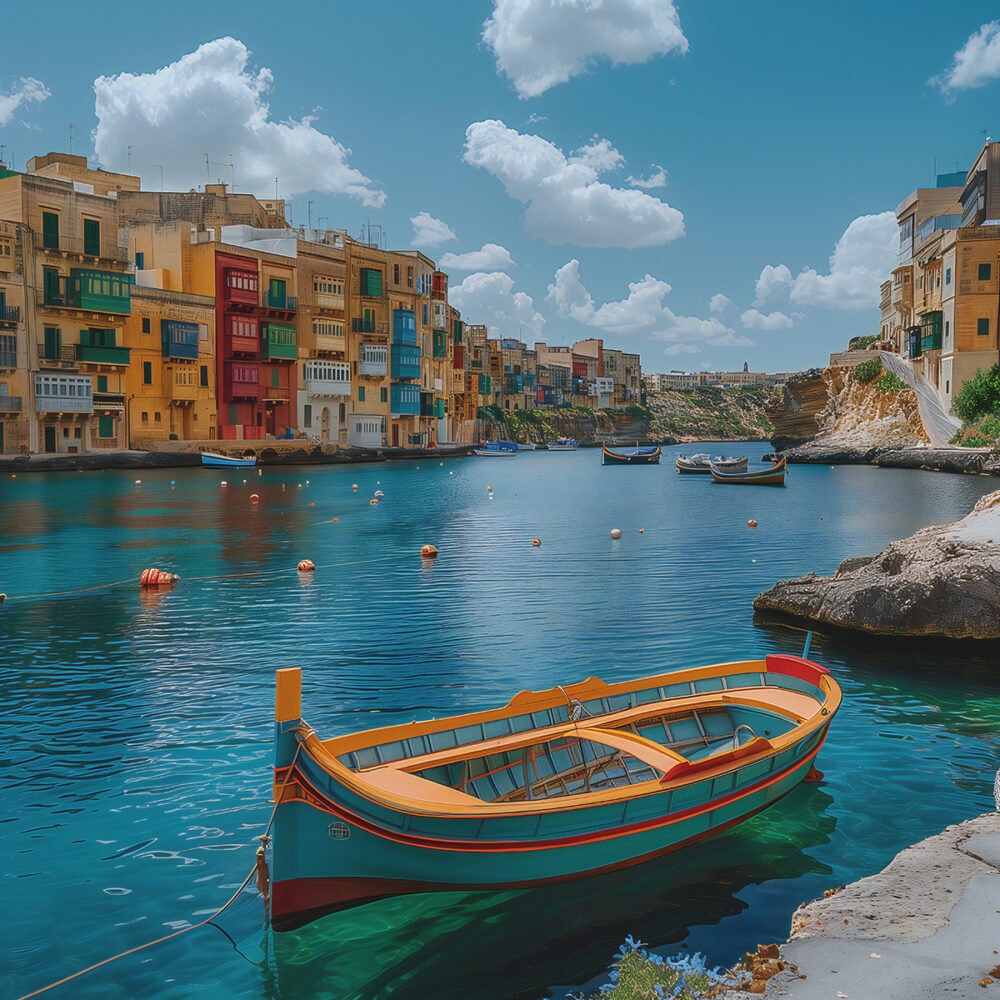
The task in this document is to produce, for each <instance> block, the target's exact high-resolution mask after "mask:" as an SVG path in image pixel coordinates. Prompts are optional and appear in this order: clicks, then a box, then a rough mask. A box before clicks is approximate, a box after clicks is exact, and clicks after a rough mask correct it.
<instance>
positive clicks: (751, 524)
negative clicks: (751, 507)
mask: <svg viewBox="0 0 1000 1000" xmlns="http://www.w3.org/2000/svg"><path fill="white" fill-rule="evenodd" d="M747 527H748V528H756V527H757V522H756V521H755V520H754V519H753V518H752V517H751V518H750V520H749V521H747Z"/></svg>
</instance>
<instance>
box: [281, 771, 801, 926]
mask: <svg viewBox="0 0 1000 1000" xmlns="http://www.w3.org/2000/svg"><path fill="white" fill-rule="evenodd" d="M796 787H798V786H796ZM792 791H794V788H789V789H788V791H786V792H782V793H781V795H779V796H778V798H776V799H774V800H773V801H771V802H765V803H764V804H763V805H760V806H757V808H756V809H754V810H752V811H751V812H748V813H746V815H744V816H737V817H736V818H735V819H731V820H727V821H726V822H725V823H723V824H722V825H721V826H717V827H713V828H712V829H711V830H705V831H703V832H702V833H696V834H694V835H692V836H690V837H686V838H685V839H684V840H680V841H678V842H677V843H676V844H670V845H669V846H668V847H659V848H657V849H656V850H655V851H650V852H648V853H647V854H639V855H637V856H636V857H634V858H628V859H626V860H625V861H617V862H615V863H613V864H610V865H602V866H601V867H600V868H591V869H588V870H587V871H584V872H577V873H574V874H571V875H553V876H550V877H548V878H542V879H529V880H526V881H520V882H474V883H468V882H418V881H416V880H415V879H392V878H293V879H286V880H284V881H281V882H275V883H274V884H273V885H272V889H271V892H272V895H271V926H272V927H273V928H274V929H275V930H276V931H293V930H295V929H296V928H298V927H302V926H304V925H305V924H309V923H312V922H313V921H314V920H319V918H320V917H324V916H327V915H328V914H331V913H337V912H339V911H341V910H349V909H351V908H352V907H355V906H363V905H364V904H365V903H373V902H375V901H376V900H379V899H387V898H388V897H390V896H405V895H412V894H414V893H419V892H499V891H503V890H506V889H533V888H536V887H540V886H545V885H555V884H557V883H560V882H569V881H572V880H574V879H581V878H590V877H591V876H596V875H606V874H607V873H609V872H614V871H621V870H622V869H624V868H632V867H634V866H635V865H641V864H644V863H645V862H647V861H652V860H653V858H658V857H662V856H663V855H664V854H670V853H672V852H673V851H677V850H680V849H681V848H684V847H689V846H691V845H692V844H696V843H699V842H700V841H703V840H708V839H709V838H710V837H715V836H717V835H718V834H720V833H724V832H725V831H726V830H728V829H730V828H731V827H734V826H737V825H738V824H740V823H744V822H746V821H747V820H748V819H750V818H751V817H753V816H756V815H757V814H758V813H760V812H763V811H764V810H765V809H768V808H770V807H771V806H773V805H776V804H777V803H778V802H780V801H781V800H782V799H783V798H784V797H785V796H786V795H788V794H789V792H792Z"/></svg>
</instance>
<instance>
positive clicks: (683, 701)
mask: <svg viewBox="0 0 1000 1000" xmlns="http://www.w3.org/2000/svg"><path fill="white" fill-rule="evenodd" d="M754 673H758V674H766V673H767V669H766V661H764V660H749V661H744V662H735V663H725V664H716V665H714V666H710V667H699V668H696V669H692V670H685V671H678V672H675V673H670V674H660V675H656V676H653V677H646V678H641V679H639V680H634V681H626V682H622V683H617V684H606V683H605V682H604V681H601V680H599V679H597V678H593V677H592V678H588V679H587V680H585V681H583V682H581V683H579V684H576V685H571V686H569V687H567V688H566V689H565V695H564V694H563V692H562V691H561V690H559V689H558V688H556V689H552V690H549V691H540V692H535V691H522V692H521V693H520V694H518V695H516V696H515V697H514V698H512V699H511V701H510V702H509V703H508V704H507V705H506V706H505V707H503V708H500V709H491V710H488V711H484V712H476V713H470V714H467V715H461V716H452V717H449V718H445V719H436V720H427V721H423V722H412V723H404V724H401V725H395V726H387V727H383V728H381V729H372V730H367V731H364V732H361V733H352V734H350V735H346V736H341V737H335V738H333V739H327V740H323V739H321V738H320V737H319V736H317V735H316V733H315V732H314V731H312V730H309V731H308V732H307V733H306V734H305V735H304V736H303V737H302V749H303V751H304V752H305V753H307V754H308V755H309V757H311V758H312V760H313V761H314V762H315V763H316V765H317V766H319V767H320V768H321V769H322V770H323V771H325V772H326V773H327V774H328V775H329V777H330V778H332V779H333V780H334V781H335V782H337V783H338V784H340V785H342V786H344V787H345V788H346V789H348V790H350V791H351V792H354V793H355V794H357V795H359V796H360V797H362V798H364V799H366V800H368V801H370V802H372V803H374V804H376V805H379V806H381V807H383V808H387V809H390V810H392V811H394V812H398V813H404V814H409V815H413V816H435V817H442V818H452V819H454V818H476V819H484V818H486V817H489V816H523V815H541V814H548V813H555V812H561V811H564V810H569V809H583V808H591V807H594V806H599V805H605V804H613V803H621V802H623V801H624V800H628V799H633V798H641V797H644V796H647V795H656V794H660V793H661V792H668V791H672V790H675V789H679V788H684V787H686V786H688V785H692V784H696V783H700V782H703V781H708V780H711V779H713V778H717V777H721V776H723V775H725V774H728V773H731V772H734V771H737V770H739V769H740V768H743V767H746V766H748V765H749V764H752V763H758V762H760V761H765V760H769V759H770V758H772V757H776V756H778V755H779V754H780V753H782V752H783V751H785V750H787V749H789V747H792V746H794V745H796V744H798V743H800V742H802V741H804V740H806V739H808V738H809V737H810V736H811V735H812V734H813V733H814V732H816V731H817V730H818V729H820V728H822V727H823V726H825V725H826V724H827V723H828V722H829V720H830V718H831V716H832V715H833V714H834V713H835V712H836V711H837V709H838V708H839V706H840V700H841V692H840V687H839V685H838V684H837V682H836V681H835V680H834V679H833V678H832V676H830V675H829V674H828V673H825V672H822V671H821V669H817V670H816V677H815V680H814V683H815V686H816V687H818V688H819V689H820V691H821V693H822V701H818V700H816V699H815V698H813V697H812V696H810V695H806V694H802V693H801V692H797V691H792V690H789V689H787V688H786V689H782V688H780V687H768V686H765V685H760V684H758V685H757V686H749V687H743V688H733V689H723V690H716V691H712V692H706V693H699V694H691V695H686V696H675V697H671V698H668V699H666V700H661V701H658V702H648V703H646V704H643V705H641V706H637V707H636V708H629V709H623V710H621V711H620V712H613V713H607V714H605V715H601V716H600V717H599V718H593V719H586V720H580V722H578V723H573V722H566V723H560V724H557V725H551V726H546V727H540V728H538V729H532V730H527V731H526V732H522V733H516V734H511V735H507V736H500V737H496V738H494V739H489V740H483V741H479V742H476V743H468V744H464V745H463V746H461V747H454V748H451V749H449V750H444V751H438V752H436V753H430V754H423V755H421V756H419V757H410V758H404V759H402V760H400V761H396V762H393V763H391V764H380V765H377V766H376V767H373V768H370V769H368V771H369V772H380V774H382V775H384V776H385V779H389V780H387V781H386V782H385V783H388V784H390V785H391V784H392V782H391V774H392V773H393V772H404V773H407V776H408V777H409V773H410V772H412V771H414V770H420V769H423V768H426V767H431V766H434V765H436V764H440V763H446V762H448V761H450V760H462V759H465V758H467V757H475V756H481V755H483V754H484V753H485V754H489V753H497V752H500V751H501V750H510V749H517V748H519V747H522V746H525V745H529V744H532V743H537V742H542V741H545V740H550V739H553V738H558V737H561V736H582V735H583V731H587V736H586V738H589V739H593V740H595V741H597V742H600V740H601V738H602V737H605V736H607V737H614V738H615V739H616V740H617V739H626V738H627V739H628V740H629V748H630V751H631V752H632V753H633V754H634V755H636V756H637V757H640V759H642V754H643V752H646V753H647V755H648V756H652V755H653V754H654V751H655V754H656V755H657V759H666V760H668V761H670V762H672V763H676V765H678V766H676V767H675V768H674V769H673V771H672V772H667V774H666V775H665V776H664V777H663V778H662V779H653V780H650V781H644V782H640V783H638V784H635V785H630V786H624V787H621V788H613V789H604V790H601V791H596V792H583V793H580V794H576V795H572V796H567V797H559V798H549V799H544V800H531V801H524V802H501V803H491V802H483V801H481V800H479V799H476V798H474V797H473V796H471V795H470V796H465V794H464V793H462V792H457V791H456V794H455V796H448V801H446V802H444V801H435V802H431V801H429V799H421V798H414V797H412V796H410V795H407V794H405V793H400V792H396V791H393V790H391V788H386V787H384V783H383V781H384V780H385V779H383V780H380V781H379V784H380V785H382V787H376V786H375V784H374V783H373V782H369V781H366V780H365V773H366V771H364V770H362V771H353V770H351V769H350V768H348V767H346V766H345V765H344V764H342V763H341V762H340V760H339V759H338V756H339V755H340V754H343V753H347V752H350V751H352V750H356V749H359V748H362V747H367V746H371V745H373V744H376V743H383V742H393V741H396V740H401V739H407V738H410V737H414V736H422V735H426V734H427V733H433V732H439V731H441V730H444V729H455V728H460V727H462V726H466V725H472V724H475V723H479V722H488V721H493V720H496V719H502V718H507V717H509V716H511V715H515V714H522V713H525V712H533V711H541V710H543V709H547V708H553V707H556V706H560V705H566V703H567V702H566V699H567V697H569V698H572V699H578V700H580V701H585V700H588V699H591V698H596V697H608V696H611V695H616V694H627V693H630V692H632V691H639V690H646V689H649V688H652V687H662V686H666V685H671V686H672V685H676V684H681V683H689V682H692V681H698V680H707V679H711V678H716V677H722V676H725V675H728V674H754ZM772 674H773V675H774V677H775V679H776V680H778V679H779V678H780V676H781V675H782V674H781V672H780V671H772ZM803 702H808V703H810V704H811V705H812V706H814V710H813V712H812V713H811V714H810V715H808V716H806V715H803V714H802V713H801V711H796V709H801V708H803V707H804V705H803ZM724 705H746V706H749V707H754V708H765V709H767V710H769V711H774V712H777V713H778V714H781V715H784V716H786V717H788V718H790V719H792V720H793V721H794V722H795V723H796V724H795V726H794V728H793V729H791V730H790V731H789V732H787V733H785V734H783V735H781V736H778V737H775V738H774V739H773V740H770V741H768V740H761V739H760V738H758V740H755V741H753V743H750V744H747V745H745V746H743V747H740V748H739V750H738V751H736V752H735V753H734V752H732V751H730V752H726V753H722V754H720V755H719V756H718V760H717V761H716V762H715V763H713V758H707V760H706V761H702V762H699V763H698V766H697V767H690V766H688V765H689V764H690V762H688V761H687V759H686V758H683V757H681V755H679V754H676V753H675V752H674V751H670V750H669V749H668V748H666V747H662V746H660V745H658V744H655V743H651V742H650V741H648V740H644V739H643V738H642V737H641V736H635V735H634V734H628V733H622V732H621V731H618V730H616V731H613V732H611V733H608V734H605V733H604V732H603V731H604V730H605V729H607V728H608V727H609V726H610V725H611V724H613V723H617V722H621V721H622V720H623V719H624V721H628V720H629V719H630V718H635V717H638V718H641V717H643V716H645V715H652V714H655V713H656V711H657V710H658V709H659V708H661V707H662V706H668V707H669V709H670V710H674V709H685V710H690V709H696V708H700V707H704V708H711V707H720V706H724ZM792 706H794V707H792ZM643 744H648V748H646V747H644V746H643ZM761 744H766V745H761ZM609 745H610V744H609ZM754 749H759V752H757V753H755V752H753V751H754ZM659 755H663V758H660V757H659ZM673 756H676V757H677V758H678V760H677V761H676V762H673V760H672V758H673ZM655 766H656V765H655V764H654V767H655ZM278 774H282V775H283V774H284V769H279V770H278V771H277V772H276V776H277V775H278ZM418 780H425V779H418ZM407 783H408V782H406V781H405V780H403V781H401V782H400V784H402V785H403V787H404V788H405V787H406V784H407ZM410 784H411V783H410ZM428 784H429V785H433V784H434V783H433V782H428ZM275 790H277V783H276V786H275ZM317 794H319V793H317ZM320 797H324V796H322V795H320ZM463 799H467V800H468V801H467V802H465V801H463Z"/></svg>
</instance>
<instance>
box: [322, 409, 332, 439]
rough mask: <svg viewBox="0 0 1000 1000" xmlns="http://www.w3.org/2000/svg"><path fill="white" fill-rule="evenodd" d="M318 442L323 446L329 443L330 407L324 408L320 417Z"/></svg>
mask: <svg viewBox="0 0 1000 1000" xmlns="http://www.w3.org/2000/svg"><path fill="white" fill-rule="evenodd" d="M320 428H321V430H320V442H321V443H322V444H323V445H324V446H325V445H328V444H329V443H330V407H328V406H324V407H323V413H322V414H321V416H320Z"/></svg>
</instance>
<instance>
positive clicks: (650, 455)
mask: <svg viewBox="0 0 1000 1000" xmlns="http://www.w3.org/2000/svg"><path fill="white" fill-rule="evenodd" d="M660 454H661V452H660V446H659V445H655V446H654V447H651V448H647V447H642V448H641V447H639V446H638V445H637V446H636V447H635V448H616V449H614V450H612V449H611V448H609V447H608V446H607V445H605V446H604V451H603V453H602V454H601V465H659V464H660Z"/></svg>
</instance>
